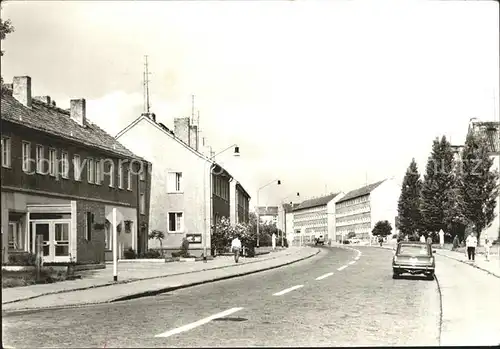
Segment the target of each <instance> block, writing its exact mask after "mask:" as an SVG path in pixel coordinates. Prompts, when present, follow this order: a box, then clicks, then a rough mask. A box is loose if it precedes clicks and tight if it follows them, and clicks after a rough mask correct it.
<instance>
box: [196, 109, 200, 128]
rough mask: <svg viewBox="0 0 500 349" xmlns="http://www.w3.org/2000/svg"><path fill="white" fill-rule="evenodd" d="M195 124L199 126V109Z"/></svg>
mask: <svg viewBox="0 0 500 349" xmlns="http://www.w3.org/2000/svg"><path fill="white" fill-rule="evenodd" d="M196 125H197V126H198V128H199V127H200V111H199V110H198V118H197V120H196Z"/></svg>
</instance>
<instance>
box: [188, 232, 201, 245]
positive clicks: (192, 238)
mask: <svg viewBox="0 0 500 349" xmlns="http://www.w3.org/2000/svg"><path fill="white" fill-rule="evenodd" d="M186 239H187V240H188V241H189V243H191V244H201V234H186Z"/></svg>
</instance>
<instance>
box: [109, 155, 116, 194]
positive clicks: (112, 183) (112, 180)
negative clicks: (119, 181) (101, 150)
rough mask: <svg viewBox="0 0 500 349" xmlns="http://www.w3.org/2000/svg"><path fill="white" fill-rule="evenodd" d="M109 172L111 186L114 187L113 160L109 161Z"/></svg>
mask: <svg viewBox="0 0 500 349" xmlns="http://www.w3.org/2000/svg"><path fill="white" fill-rule="evenodd" d="M108 173H109V186H110V187H111V188H114V186H115V163H114V162H113V160H111V161H110V162H109V169H108Z"/></svg>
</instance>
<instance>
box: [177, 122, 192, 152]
mask: <svg viewBox="0 0 500 349" xmlns="http://www.w3.org/2000/svg"><path fill="white" fill-rule="evenodd" d="M174 134H175V136H176V137H177V138H179V139H180V140H181V141H183V142H184V143H186V144H187V145H189V146H191V143H190V138H191V126H190V122H189V118H175V119H174Z"/></svg>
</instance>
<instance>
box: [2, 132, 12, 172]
mask: <svg viewBox="0 0 500 349" xmlns="http://www.w3.org/2000/svg"><path fill="white" fill-rule="evenodd" d="M10 163H11V147H10V138H9V137H2V166H3V167H10Z"/></svg>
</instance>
